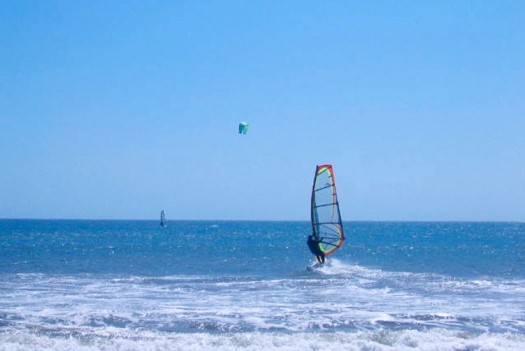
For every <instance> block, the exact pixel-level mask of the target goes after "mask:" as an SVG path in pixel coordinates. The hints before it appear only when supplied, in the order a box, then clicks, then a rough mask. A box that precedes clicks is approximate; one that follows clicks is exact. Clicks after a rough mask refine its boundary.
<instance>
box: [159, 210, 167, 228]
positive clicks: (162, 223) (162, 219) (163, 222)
mask: <svg viewBox="0 0 525 351" xmlns="http://www.w3.org/2000/svg"><path fill="white" fill-rule="evenodd" d="M160 226H161V227H166V226H167V224H166V215H165V214H164V210H162V211H160Z"/></svg>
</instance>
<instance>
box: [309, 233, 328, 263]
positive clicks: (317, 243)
mask: <svg viewBox="0 0 525 351" xmlns="http://www.w3.org/2000/svg"><path fill="white" fill-rule="evenodd" d="M306 244H307V245H308V248H309V249H310V252H311V253H312V254H314V255H315V259H316V260H317V262H319V263H324V261H325V257H324V252H323V250H321V240H319V239H317V238H315V237H314V236H313V235H308V240H307V241H306Z"/></svg>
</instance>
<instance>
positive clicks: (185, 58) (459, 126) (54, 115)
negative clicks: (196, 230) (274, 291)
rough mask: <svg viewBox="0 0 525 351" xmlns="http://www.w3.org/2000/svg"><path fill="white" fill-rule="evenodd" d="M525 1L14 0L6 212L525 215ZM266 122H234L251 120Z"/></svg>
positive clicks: (1, 87)
mask: <svg viewBox="0 0 525 351" xmlns="http://www.w3.org/2000/svg"><path fill="white" fill-rule="evenodd" d="M524 38H525V2H524V1H302V0H301V1H106V0H104V1H92V0H89V1H22V0H13V1H9V0H5V1H2V4H1V6H0V218H93V219H119V218H125V219H128V218H129V219H148V218H149V219H156V218H158V216H159V213H160V210H161V209H164V210H165V211H166V215H167V217H168V219H172V220H173V219H254V220H258V219H261V220H272V219H275V220H307V219H309V200H310V188H311V182H312V177H313V173H314V171H315V166H316V165H317V164H322V163H332V164H333V165H334V170H335V174H336V179H337V185H338V190H339V200H340V202H341V209H342V215H343V219H344V220H489V221H490V220H500V221H506V220H510V221H523V220H525V39H524ZM243 120H246V121H248V122H249V123H250V130H249V133H248V134H247V135H244V136H241V135H238V134H237V126H238V122H239V121H243Z"/></svg>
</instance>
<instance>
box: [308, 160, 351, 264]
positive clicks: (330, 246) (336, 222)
mask: <svg viewBox="0 0 525 351" xmlns="http://www.w3.org/2000/svg"><path fill="white" fill-rule="evenodd" d="M311 219H312V235H313V236H314V238H315V239H316V240H318V241H319V247H320V249H321V251H322V252H323V253H324V255H325V257H326V256H329V255H331V254H333V253H334V252H336V251H337V250H338V249H339V248H340V247H341V246H342V245H343V243H344V241H345V233H344V230H343V222H342V220H341V212H340V211H339V202H338V201H337V190H336V187H335V177H334V170H333V168H332V165H329V164H326V165H321V166H317V167H316V169H315V176H314V183H313V186H312V201H311Z"/></svg>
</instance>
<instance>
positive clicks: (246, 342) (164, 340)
mask: <svg viewBox="0 0 525 351" xmlns="http://www.w3.org/2000/svg"><path fill="white" fill-rule="evenodd" d="M524 346H525V336H524V335H519V334H490V333H483V334H469V333H464V332H451V331H448V330H439V329H434V330H431V331H416V330H404V331H391V330H385V329H380V330H376V331H357V332H352V333H346V332H336V333H291V334H290V333H288V334H282V333H258V332H254V333H224V334H220V335H217V334H209V333H190V334H187V333H176V334H169V333H153V332H148V331H134V332H127V331H121V330H112V331H111V332H108V333H103V334H74V335H63V336H49V335H46V334H45V333H42V332H32V331H16V332H9V333H3V332H0V350H2V351H32V350H42V351H45V350H53V351H62V350H79V351H84V350H85V351H95V350H104V351H106V350H122V351H134V350H140V351H148V350H155V351H161V350H188V351H191V350H231V351H237V350H246V351H250V350H254V351H259V350H269V351H271V350H289V351H295V350H297V351H305V350H312V351H313V350H324V351H330V350H337V351H340V350H350V351H392V350H399V351H404V350H407V351H408V350H410V351H413V350H418V351H458V350H476V351H511V350H512V351H515V350H521V349H523V347H524Z"/></svg>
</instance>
